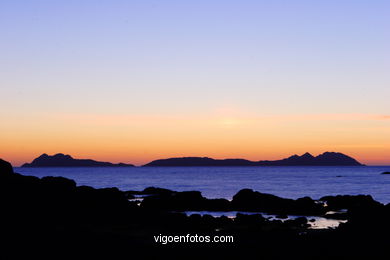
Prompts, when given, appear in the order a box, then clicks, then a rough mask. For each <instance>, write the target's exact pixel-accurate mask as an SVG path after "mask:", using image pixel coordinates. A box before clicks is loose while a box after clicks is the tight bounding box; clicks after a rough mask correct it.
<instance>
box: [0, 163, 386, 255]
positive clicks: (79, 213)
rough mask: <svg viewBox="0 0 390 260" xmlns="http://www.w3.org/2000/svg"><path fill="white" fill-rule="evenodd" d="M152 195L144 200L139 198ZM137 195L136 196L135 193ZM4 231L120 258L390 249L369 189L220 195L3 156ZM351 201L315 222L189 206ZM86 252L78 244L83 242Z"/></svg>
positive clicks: (293, 206) (43, 245)
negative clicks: (48, 172) (86, 176)
mask: <svg viewBox="0 0 390 260" xmlns="http://www.w3.org/2000/svg"><path fill="white" fill-rule="evenodd" d="M137 196H146V197H145V198H144V199H143V200H142V202H138V201H137V200H132V198H134V197H137ZM129 198H130V200H129ZM0 206H1V212H2V214H1V221H0V229H1V233H0V237H1V238H2V241H5V242H4V243H3V244H2V246H3V248H4V249H10V248H14V247H16V248H18V249H19V250H13V251H12V253H13V254H14V255H17V254H18V253H21V252H23V251H26V250H27V249H28V252H29V254H30V255H31V254H32V253H34V252H39V253H44V252H46V253H47V252H48V251H51V250H54V251H55V252H56V254H64V253H70V252H74V251H76V250H82V251H83V252H84V253H87V254H88V255H89V256H91V255H93V254H100V253H101V252H102V251H106V253H107V252H109V253H110V254H111V258H110V259H113V258H114V257H113V255H112V254H113V253H114V252H115V253H121V254H122V255H121V258H122V259H123V257H126V258H131V257H135V256H138V257H140V256H142V257H141V258H149V257H158V258H164V259H165V258H167V257H170V258H172V257H180V256H183V255H185V256H188V255H191V256H192V257H199V258H202V259H204V258H206V259H207V258H212V257H216V256H218V257H225V258H226V257H238V258H239V259H243V258H245V257H249V256H251V257H253V256H258V257H263V258H265V259H281V258H286V257H289V258H291V257H299V258H300V259H328V258H332V259H339V258H344V259H345V258H346V257H348V258H347V259H350V258H351V257H357V256H360V257H362V256H363V257H370V259H372V257H374V258H378V257H383V256H388V255H389V253H388V249H387V248H388V243H389V242H390V239H389V238H388V232H389V231H390V223H389V219H390V204H388V205H383V204H381V203H379V202H376V201H375V200H373V199H372V198H371V197H370V196H327V197H324V198H322V199H321V201H314V200H312V199H311V198H308V197H305V198H301V199H297V200H291V199H285V198H280V197H277V196H274V195H270V194H263V193H260V192H256V191H252V190H249V189H244V190H241V191H239V192H238V193H237V194H236V195H235V196H234V198H233V200H232V201H228V200H225V199H218V200H211V199H207V198H204V197H203V196H202V195H201V193H200V192H196V191H193V192H175V191H170V190H166V189H159V188H147V189H145V190H144V191H126V192H124V191H120V190H118V189H117V188H106V189H95V188H92V187H87V186H77V184H76V183H75V182H74V181H73V180H70V179H67V178H63V177H43V178H37V177H32V176H23V175H20V174H17V173H13V171H12V167H11V168H10V165H9V164H8V163H6V162H4V161H0ZM338 209H344V210H346V211H347V212H346V213H345V216H344V217H345V218H346V219H347V220H348V222H347V223H345V224H341V225H340V226H339V227H338V228H337V229H331V230H312V229H309V228H308V227H309V225H308V220H307V219H306V218H305V217H301V218H297V219H295V220H286V221H281V220H270V219H267V218H265V217H264V216H263V215H261V214H255V215H245V214H237V216H236V218H235V219H230V218H227V217H212V216H210V215H203V216H201V215H199V214H193V215H191V216H186V215H185V214H183V213H180V212H179V211H185V210H221V211H227V210H245V211H255V212H256V211H262V212H272V213H277V214H293V213H294V214H300V215H303V216H304V215H323V214H325V213H326V212H328V211H333V210H338ZM160 234H162V235H186V234H192V235H195V234H197V235H208V236H214V235H229V236H233V237H234V243H168V244H166V245H164V244H161V243H156V242H155V241H154V239H153V238H154V236H156V235H160ZM78 252H79V251H78Z"/></svg>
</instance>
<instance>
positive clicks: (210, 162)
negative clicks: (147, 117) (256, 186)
mask: <svg viewBox="0 0 390 260" xmlns="http://www.w3.org/2000/svg"><path fill="white" fill-rule="evenodd" d="M198 166H199V167H205V166H206V167H209V166H220V167H228V166H364V164H361V163H360V162H358V161H357V160H356V159H354V158H352V157H350V156H348V155H345V154H342V153H336V152H325V153H322V154H320V155H318V156H313V155H311V154H310V153H305V154H303V155H301V156H299V155H293V156H290V157H288V158H285V159H281V160H274V161H269V160H264V161H250V160H246V159H213V158H209V157H178V158H167V159H158V160H154V161H152V162H150V163H147V164H145V165H143V167H198ZM22 167H134V165H133V164H125V163H118V164H114V163H110V162H99V161H95V160H92V159H75V158H73V157H72V156H70V155H66V154H63V153H57V154H55V155H51V156H50V155H47V154H46V153H44V154H42V155H41V156H39V157H37V158H35V159H34V160H33V161H32V162H31V163H25V164H23V165H22Z"/></svg>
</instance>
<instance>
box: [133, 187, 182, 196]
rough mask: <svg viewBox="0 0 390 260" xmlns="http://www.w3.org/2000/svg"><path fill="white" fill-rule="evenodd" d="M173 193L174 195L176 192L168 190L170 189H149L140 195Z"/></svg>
mask: <svg viewBox="0 0 390 260" xmlns="http://www.w3.org/2000/svg"><path fill="white" fill-rule="evenodd" d="M173 193H174V191H172V190H168V189H163V188H156V187H147V188H145V189H144V190H143V191H142V192H141V193H140V194H143V195H170V194H173Z"/></svg>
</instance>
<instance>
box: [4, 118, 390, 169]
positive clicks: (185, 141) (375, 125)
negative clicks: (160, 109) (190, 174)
mask: <svg viewBox="0 0 390 260" xmlns="http://www.w3.org/2000/svg"><path fill="white" fill-rule="evenodd" d="M10 121H11V123H10V124H7V125H6V126H5V127H4V129H3V133H2V135H1V137H0V142H1V144H2V151H1V154H0V158H3V159H5V160H8V161H10V162H11V163H12V164H13V165H15V166H19V165H21V164H23V163H25V162H31V161H32V160H33V159H34V158H36V157H37V156H39V155H40V154H42V153H47V154H55V153H65V154H70V155H72V156H73V157H74V158H88V159H94V160H99V161H110V162H114V163H118V162H124V163H132V164H135V165H142V164H145V163H147V162H150V161H152V160H155V159H161V158H169V157H183V156H207V157H212V158H243V159H249V160H254V161H257V160H274V159H282V158H285V157H288V156H290V155H292V154H303V153H305V152H310V153H312V154H313V155H317V154H320V153H323V152H325V151H336V152H342V153H345V154H347V155H349V156H352V157H354V158H355V159H357V160H358V161H360V162H362V163H364V164H368V165H390V138H389V135H388V133H389V132H390V120H389V117H388V116H385V115H363V114H337V115H331V114H320V115H290V116H288V115H274V116H272V115H264V116H253V115H251V116H243V115H240V114H238V113H231V114H230V115H229V113H225V114H224V113H217V114H210V115H195V116H186V117H185V116H179V115H177V116H163V115H161V116H134V115H88V114H85V115H82V114H77V115H71V114H64V115H56V116H53V115H50V114H48V115H45V116H42V115H40V116H31V117H28V118H18V117H16V118H12V119H10ZM15 129H17V130H15Z"/></svg>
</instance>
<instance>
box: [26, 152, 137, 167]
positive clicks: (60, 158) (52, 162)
mask: <svg viewBox="0 0 390 260" xmlns="http://www.w3.org/2000/svg"><path fill="white" fill-rule="evenodd" d="M22 167H134V165H132V164H125V163H118V164H114V163H110V162H99V161H95V160H91V159H74V158H73V157H72V156H70V155H67V154H63V153H57V154H55V155H52V156H50V155H47V154H45V153H44V154H42V155H41V156H39V157H38V158H35V159H34V160H33V161H32V162H31V163H25V164H23V165H22Z"/></svg>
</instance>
